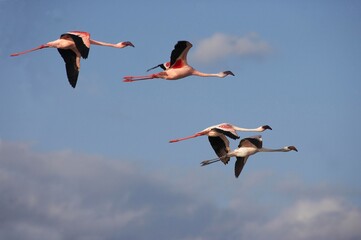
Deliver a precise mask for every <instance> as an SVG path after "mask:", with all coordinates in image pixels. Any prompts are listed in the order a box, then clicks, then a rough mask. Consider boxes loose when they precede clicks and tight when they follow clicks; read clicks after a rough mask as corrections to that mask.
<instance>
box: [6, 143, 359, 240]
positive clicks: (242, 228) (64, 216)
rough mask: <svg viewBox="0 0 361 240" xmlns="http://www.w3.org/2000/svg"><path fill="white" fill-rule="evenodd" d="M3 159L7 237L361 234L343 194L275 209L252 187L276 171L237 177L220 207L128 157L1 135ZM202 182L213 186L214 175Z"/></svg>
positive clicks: (353, 209) (298, 237) (301, 200)
mask: <svg viewBox="0 0 361 240" xmlns="http://www.w3.org/2000/svg"><path fill="white" fill-rule="evenodd" d="M0 166H1V168H0V193H1V196H0V212H1V215H0V238H1V239H10V240H13V239H29V240H32V239H49V240H59V239H60V240H61V239H189V240H192V239H198V240H199V239H243V238H251V239H271V240H272V239H278V240H282V239H296V240H301V239H302V240H305V239H331V240H332V239H358V238H360V237H361V230H360V228H358V226H357V224H358V223H359V222H361V210H360V209H359V208H358V207H355V206H353V205H352V204H350V203H349V202H347V201H345V200H343V199H342V198H337V197H333V196H324V197H322V198H316V199H313V198H312V199H307V198H306V197H305V196H299V197H298V199H297V200H296V201H295V202H293V203H291V204H289V205H287V206H281V208H280V211H269V205H270V204H271V205H272V204H274V202H272V203H271V202H267V203H265V204H264V203H260V201H259V199H258V198H257V200H256V199H253V197H254V196H252V194H249V191H250V190H251V189H250V186H253V188H254V187H260V186H262V185H265V184H267V183H266V182H267V181H268V180H267V179H269V177H271V176H272V174H271V175H269V173H267V174H266V175H264V174H261V175H259V176H258V177H257V178H256V181H254V180H255V179H253V180H252V179H251V181H250V182H248V183H247V181H248V179H243V181H242V182H240V181H237V185H239V189H238V190H239V191H237V192H238V193H237V194H235V195H233V196H232V197H231V198H233V199H230V202H232V204H230V205H229V206H225V207H218V206H217V204H215V203H214V202H212V199H208V200H205V198H203V197H201V196H202V195H203V194H202V193H199V196H198V195H197V194H196V193H195V192H194V191H191V192H192V193H190V192H188V191H187V190H185V189H184V184H181V183H177V182H173V183H169V182H166V181H165V179H166V178H162V177H159V176H153V175H152V174H151V173H147V172H146V171H145V170H144V169H139V167H137V166H135V165H134V164H132V163H131V162H129V161H121V160H110V159H106V158H103V157H100V156H89V155H85V154H76V153H73V152H70V151H63V152H51V153H41V152H37V151H34V150H33V149H32V148H31V147H30V146H29V145H27V144H19V143H9V142H6V141H0ZM158 174H159V172H158ZM262 179H263V180H262ZM238 180H239V179H238ZM179 181H182V180H179ZM198 181H199V180H198ZM182 182H183V181H182ZM190 182H192V181H190ZM198 184H200V185H202V183H198ZM203 186H207V188H212V186H211V185H209V179H208V180H207V179H204V182H203ZM200 190H201V188H200ZM213 191H214V190H213ZM215 191H221V190H219V188H218V187H216V190H215ZM219 194H222V192H220V193H219ZM257 195H258V194H257ZM285 195H286V194H285ZM267 206H268V207H267ZM273 210H274V209H273Z"/></svg>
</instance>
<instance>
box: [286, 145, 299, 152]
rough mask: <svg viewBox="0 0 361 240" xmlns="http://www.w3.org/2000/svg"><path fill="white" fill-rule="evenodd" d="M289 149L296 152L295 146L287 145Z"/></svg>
mask: <svg viewBox="0 0 361 240" xmlns="http://www.w3.org/2000/svg"><path fill="white" fill-rule="evenodd" d="M288 149H289V150H291V151H296V152H298V150H297V148H296V147H295V146H289V147H288Z"/></svg>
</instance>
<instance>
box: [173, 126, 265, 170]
mask: <svg viewBox="0 0 361 240" xmlns="http://www.w3.org/2000/svg"><path fill="white" fill-rule="evenodd" d="M266 129H269V130H272V128H271V127H270V126H268V125H263V126H260V127H258V128H240V127H237V126H235V125H232V124H229V123H221V124H218V125H214V126H211V127H208V128H206V129H204V130H202V131H200V132H197V133H195V134H193V135H191V136H188V137H184V138H178V139H173V140H170V141H169V142H170V143H174V142H179V141H183V140H187V139H190V138H195V137H199V136H204V135H207V136H208V140H209V142H210V144H211V146H212V148H213V150H214V152H215V153H216V154H217V156H218V157H224V156H225V155H226V154H227V153H228V152H229V151H230V148H229V141H228V139H227V137H229V138H232V139H234V140H236V139H239V136H238V134H237V131H241V132H263V131H265V130H266ZM226 136H227V137H226ZM228 160H229V158H228ZM228 160H224V163H225V164H227V162H228Z"/></svg>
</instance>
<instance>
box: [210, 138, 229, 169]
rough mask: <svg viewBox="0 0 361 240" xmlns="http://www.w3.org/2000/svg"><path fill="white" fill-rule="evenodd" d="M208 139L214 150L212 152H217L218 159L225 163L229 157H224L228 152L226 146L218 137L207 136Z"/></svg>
mask: <svg viewBox="0 0 361 240" xmlns="http://www.w3.org/2000/svg"><path fill="white" fill-rule="evenodd" d="M208 140H209V142H210V144H211V146H212V148H213V150H214V152H215V153H216V154H217V156H218V157H219V158H220V160H221V161H222V162H223V163H224V164H227V163H228V162H229V159H230V157H226V155H227V153H228V148H227V147H228V146H227V145H226V143H225V142H224V141H223V139H222V138H220V137H208Z"/></svg>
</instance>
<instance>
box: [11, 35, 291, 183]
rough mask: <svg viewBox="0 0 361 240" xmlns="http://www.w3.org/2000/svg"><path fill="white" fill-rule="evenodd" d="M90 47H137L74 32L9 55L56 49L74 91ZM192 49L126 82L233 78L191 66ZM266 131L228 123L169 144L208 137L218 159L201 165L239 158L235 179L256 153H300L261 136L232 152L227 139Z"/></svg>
mask: <svg viewBox="0 0 361 240" xmlns="http://www.w3.org/2000/svg"><path fill="white" fill-rule="evenodd" d="M91 44H94V45H100V46H107V47H114V48H124V47H128V46H131V47H134V45H133V44H132V43H131V42H128V41H126V42H119V43H117V44H112V43H106V42H100V41H95V40H93V39H91V38H90V34H89V33H87V32H80V31H71V32H67V33H64V34H62V35H61V36H60V38H59V39H57V40H55V41H51V42H48V43H45V44H42V45H40V46H38V47H36V48H33V49H30V50H27V51H23V52H19V53H14V54H11V55H10V56H19V55H22V54H25V53H28V52H32V51H36V50H39V49H43V48H57V49H58V51H59V53H60V55H61V56H62V58H63V59H64V62H65V68H66V74H67V77H68V80H69V83H70V85H71V86H72V87H73V88H75V86H76V83H77V80H78V75H79V70H80V59H81V58H84V59H86V58H87V57H88V54H89V49H90V45H91ZM191 47H192V44H191V43H190V42H188V41H178V42H177V44H176V45H175V46H174V49H173V51H172V53H171V56H170V61H169V62H166V63H162V64H159V65H157V66H155V67H153V68H151V69H149V70H148V71H150V70H153V69H155V68H157V67H160V68H162V69H163V71H161V72H158V73H154V74H149V75H146V76H125V77H124V79H123V82H134V81H140V80H149V79H156V78H161V79H165V80H177V79H181V78H185V77H188V76H191V75H194V76H199V77H219V78H224V77H226V76H228V75H231V76H234V74H233V73H232V72H231V71H223V72H219V73H203V72H200V71H198V70H196V69H194V68H193V67H191V66H189V65H188V63H187V54H188V51H189V49H190V48H191ZM267 129H268V130H272V128H271V127H270V126H268V125H264V126H260V127H258V128H253V129H247V128H240V127H237V126H234V125H232V124H229V123H221V124H218V125H215V126H211V127H208V128H206V129H204V130H202V131H200V132H197V133H195V134H193V135H191V136H188V137H184V138H179V139H174V140H170V141H169V142H170V143H175V142H179V141H183V140H186V139H190V138H195V137H199V136H208V140H209V142H210V144H211V146H212V148H213V150H214V152H215V153H216V155H217V156H218V157H217V158H214V159H210V160H205V161H202V162H201V166H206V165H208V164H211V163H215V162H218V161H221V162H223V163H224V164H227V163H228V162H229V160H230V158H231V157H236V163H235V168H234V173H235V176H236V177H238V176H239V175H240V173H241V171H242V169H243V167H244V165H245V164H246V162H247V159H248V157H249V156H251V155H253V154H255V153H257V152H289V151H296V152H297V148H296V147H295V146H285V147H283V148H279V149H269V148H264V147H263V146H262V137H261V136H260V135H258V136H253V137H247V138H243V139H242V140H241V141H240V142H239V145H238V148H237V149H235V150H233V151H231V150H230V148H229V141H228V138H231V139H233V140H236V139H239V138H240V137H239V136H238V134H237V131H241V132H263V131H265V130H267ZM227 137H228V138H227Z"/></svg>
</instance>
